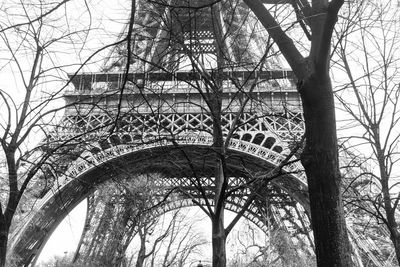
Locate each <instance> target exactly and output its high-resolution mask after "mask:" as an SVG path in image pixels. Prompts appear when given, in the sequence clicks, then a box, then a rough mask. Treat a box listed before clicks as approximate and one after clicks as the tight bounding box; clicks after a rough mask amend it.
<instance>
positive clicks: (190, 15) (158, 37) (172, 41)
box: [11, 0, 390, 266]
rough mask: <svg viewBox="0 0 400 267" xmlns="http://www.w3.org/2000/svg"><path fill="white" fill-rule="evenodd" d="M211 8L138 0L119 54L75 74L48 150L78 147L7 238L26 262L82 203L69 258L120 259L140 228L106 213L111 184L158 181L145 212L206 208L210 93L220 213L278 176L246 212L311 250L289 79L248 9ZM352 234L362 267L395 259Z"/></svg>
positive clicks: (297, 118) (210, 179)
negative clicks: (217, 124)
mask: <svg viewBox="0 0 400 267" xmlns="http://www.w3.org/2000/svg"><path fill="white" fill-rule="evenodd" d="M214 2H215V1H204V0H177V1H144V0H143V1H137V8H136V13H135V24H134V25H133V26H132V28H131V29H129V27H127V28H126V29H125V33H126V32H128V31H130V30H132V38H131V39H130V43H129V45H128V44H127V42H124V43H123V44H121V45H120V46H117V47H116V48H115V49H114V50H113V51H112V52H111V54H110V56H109V57H108V58H107V59H106V62H105V64H104V67H103V70H102V71H101V72H98V73H84V74H78V75H71V77H70V78H71V81H72V84H73V87H74V88H73V89H71V90H69V91H66V92H65V95H64V97H65V100H66V103H67V108H66V110H65V114H64V117H63V119H62V121H61V122H60V123H59V125H58V126H57V127H56V128H55V129H54V130H53V131H52V132H51V133H49V136H48V137H47V139H46V140H45V141H44V143H48V144H49V146H50V145H51V144H54V143H57V142H62V141H66V140H74V142H76V143H74V145H72V146H70V147H68V148H69V150H68V151H64V152H65V155H62V156H60V157H59V158H57V159H56V160H55V161H54V162H55V163H56V164H58V165H59V167H58V169H57V171H54V170H53V171H51V172H50V171H49V173H47V174H44V175H45V176H46V175H47V176H46V177H47V179H48V180H49V178H48V177H53V179H54V184H53V185H52V186H51V187H45V189H44V190H43V193H42V194H41V196H40V199H39V200H38V201H37V204H36V206H35V211H36V212H34V213H32V214H31V215H30V216H28V218H26V220H25V221H24V222H23V223H21V225H20V226H19V227H18V228H17V229H16V230H15V231H14V232H13V237H12V244H11V247H12V251H13V252H14V254H15V255H17V256H18V257H19V258H20V260H21V261H20V264H21V265H24V266H27V265H29V264H31V263H34V262H35V260H36V259H37V256H38V255H39V254H40V252H41V250H42V249H43V246H44V245H45V243H46V241H47V240H48V238H49V237H50V235H51V233H52V232H53V231H54V229H55V228H56V227H57V225H58V224H59V223H60V222H61V220H62V219H63V218H64V217H65V216H66V215H67V214H68V213H69V212H70V211H71V210H72V209H73V208H74V207H75V206H76V205H77V204H78V203H80V202H81V201H82V200H84V199H87V203H88V208H87V217H86V223H85V228H84V231H83V234H82V237H81V241H80V243H79V246H78V249H77V251H76V253H75V260H77V259H84V260H92V261H93V260H101V259H103V258H108V259H110V260H111V262H112V261H113V260H116V259H118V258H119V257H121V255H123V254H124V253H125V250H126V248H127V246H128V245H129V242H128V241H129V240H130V239H131V237H132V236H133V235H134V234H135V227H134V225H131V224H130V223H129V222H128V221H125V222H124V220H123V218H124V216H126V214H128V213H129V207H128V206H124V205H119V206H115V205H114V207H113V208H112V209H110V208H107V207H109V206H110V205H107V203H110V201H111V198H105V197H104V194H102V190H103V189H104V188H110V187H112V186H110V185H109V184H110V182H109V181H110V180H112V181H121V180H127V181H129V180H133V181H138V180H139V179H143V177H145V176H146V177H149V176H151V177H153V178H152V184H151V188H152V190H153V191H154V192H153V193H154V195H155V196H156V197H155V199H156V200H157V199H158V200H159V199H164V201H162V202H161V203H162V204H161V205H158V206H157V208H155V209H153V210H152V211H151V216H159V215H160V214H163V213H166V212H168V211H172V210H175V209H179V208H182V207H190V206H193V205H207V203H208V204H211V205H213V204H214V203H213V201H214V198H215V190H214V188H215V187H216V181H215V167H214V162H215V156H214V154H215V151H214V149H213V147H214V146H215V144H214V140H213V136H212V134H213V131H215V129H214V128H213V125H214V124H213V121H214V119H215V118H214V117H213V116H214V115H215V114H213V110H212V107H210V106H209V102H207V101H206V100H207V99H209V98H210V96H213V97H220V98H221V105H222V108H221V111H222V112H221V114H220V121H221V130H222V134H223V136H224V138H225V140H227V141H226V150H227V174H228V176H229V179H228V184H229V188H236V189H235V194H232V195H230V196H229V197H228V198H227V199H226V206H225V208H226V209H227V210H230V211H233V212H236V213H238V212H240V211H241V208H242V207H243V205H244V204H245V202H246V199H248V198H249V197H250V196H251V195H252V194H253V193H254V191H255V190H256V189H255V188H254V187H249V186H246V184H248V183H249V181H250V180H251V178H252V176H254V175H259V174H260V173H261V174H262V173H268V172H270V171H271V170H274V169H276V168H280V170H281V171H280V172H281V175H280V176H279V177H277V178H275V179H273V180H271V182H270V183H269V184H268V185H267V186H265V188H264V189H263V190H262V194H258V195H257V197H256V199H255V200H254V201H253V202H252V204H251V205H250V206H249V207H248V209H247V210H246V211H245V212H244V214H243V216H244V217H245V218H246V219H248V220H250V221H252V222H253V223H254V224H256V225H257V226H258V227H260V228H261V229H263V230H265V231H267V229H271V228H279V229H284V230H285V231H287V232H289V233H290V234H291V236H293V238H297V239H301V240H306V242H308V244H309V246H310V249H311V248H312V246H313V244H312V231H311V229H310V221H309V217H308V215H309V214H308V210H309V204H308V197H307V182H306V178H305V174H304V172H303V171H302V167H301V165H300V164H299V162H298V161H294V162H292V163H290V164H282V163H285V161H286V160H287V158H288V156H289V155H290V156H293V157H291V158H290V160H291V161H292V160H293V159H295V155H291V153H292V149H293V147H295V146H296V144H297V143H298V142H299V141H300V140H301V138H302V135H303V131H304V127H303V123H302V110H301V102H300V98H299V95H298V93H297V91H296V87H295V77H294V76H293V74H292V72H291V71H289V70H287V69H284V68H283V67H282V66H283V63H282V62H281V61H280V59H279V55H278V51H275V50H274V46H273V45H272V43H271V40H270V39H269V38H268V35H267V34H266V32H265V31H264V30H263V28H262V26H261V25H260V24H259V23H258V22H257V20H256V19H255V17H254V16H253V15H252V13H251V12H250V11H249V10H248V9H247V8H246V6H245V5H244V4H241V3H240V2H238V1H222V2H220V3H214ZM217 2H218V1H217ZM172 3H173V4H172ZM282 3H283V2H282ZM128 47H129V48H128ZM127 66H129V68H127ZM215 88H217V90H215ZM154 177H156V178H154ZM50 180H51V179H50ZM39 181H40V179H39ZM194 181H195V182H194ZM196 183H198V184H196ZM199 186H201V188H203V193H202V192H201V191H199ZM167 192H168V194H167ZM166 196H168V197H166ZM205 196H206V197H205ZM100 200H102V204H99V203H100V202H101V201H100ZM106 214H108V216H105V215H106ZM265 214H269V215H268V218H266V216H265ZM110 218H113V219H116V221H119V222H121V223H119V224H111V223H110ZM349 233H350V237H351V241H352V244H353V248H354V252H353V255H354V257H353V258H354V262H355V263H356V264H357V265H358V266H364V264H365V263H366V262H372V263H373V264H375V265H376V266H384V264H385V262H386V261H388V260H389V261H390V259H388V258H387V257H385V256H384V255H383V254H384V253H383V252H382V251H381V250H380V248H378V247H377V246H376V245H375V244H374V243H373V242H369V240H367V239H366V238H363V237H362V236H361V235H359V234H357V233H356V231H354V230H353V229H352V228H351V227H349ZM116 236H118V238H117V239H118V240H117V241H119V242H117V243H116V238H112V237H116ZM311 250H312V249H311Z"/></svg>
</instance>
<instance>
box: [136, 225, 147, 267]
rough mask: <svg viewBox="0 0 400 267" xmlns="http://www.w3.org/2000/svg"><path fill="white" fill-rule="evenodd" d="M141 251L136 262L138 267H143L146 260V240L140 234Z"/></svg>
mask: <svg viewBox="0 0 400 267" xmlns="http://www.w3.org/2000/svg"><path fill="white" fill-rule="evenodd" d="M139 235H140V249H139V253H138V257H137V260H136V267H143V263H144V260H145V259H146V239H145V238H143V237H142V234H140V233H139Z"/></svg>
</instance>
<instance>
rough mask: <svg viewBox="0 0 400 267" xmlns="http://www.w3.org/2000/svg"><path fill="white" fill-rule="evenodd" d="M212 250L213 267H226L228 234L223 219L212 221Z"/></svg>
mask: <svg viewBox="0 0 400 267" xmlns="http://www.w3.org/2000/svg"><path fill="white" fill-rule="evenodd" d="M222 216H223V215H222ZM212 249H213V261H212V262H213V265H212V266H215V267H216V266H218V267H220V266H221V267H224V266H226V234H225V228H224V223H223V219H221V218H216V219H214V220H213V221H212Z"/></svg>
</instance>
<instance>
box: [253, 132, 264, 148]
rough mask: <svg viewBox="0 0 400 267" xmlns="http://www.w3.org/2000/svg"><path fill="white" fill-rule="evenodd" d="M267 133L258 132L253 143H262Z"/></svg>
mask: <svg viewBox="0 0 400 267" xmlns="http://www.w3.org/2000/svg"><path fill="white" fill-rule="evenodd" d="M264 138H265V135H264V134H262V133H258V134H256V136H255V137H254V139H253V143H254V144H256V145H260V144H261V143H262V141H263V140H264Z"/></svg>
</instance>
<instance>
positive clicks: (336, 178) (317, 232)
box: [298, 74, 352, 267]
mask: <svg viewBox="0 0 400 267" xmlns="http://www.w3.org/2000/svg"><path fill="white" fill-rule="evenodd" d="M298 90H299V92H300V94H301V98H302V101H303V111H304V121H305V128H306V145H305V148H304V151H303V153H302V156H301V161H302V164H303V166H304V168H305V171H306V174H307V181H308V191H309V197H310V209H311V217H312V227H313V231H314V239H315V245H316V246H315V247H316V256H317V262H318V266H324V267H329V266H352V260H351V253H349V251H351V250H350V246H349V242H348V236H347V230H346V224H345V219H344V212H343V206H342V197H341V192H340V187H341V179H340V173H339V168H338V166H339V164H338V150H337V137H336V120H335V109H334V98H333V92H332V85H331V82H330V78H329V76H328V75H321V74H319V75H316V74H312V75H310V76H309V77H307V78H306V79H305V80H303V82H302V83H301V84H299V88H298ZM327 211H328V212H327ZM328 240H329V242H327V241H328Z"/></svg>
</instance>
